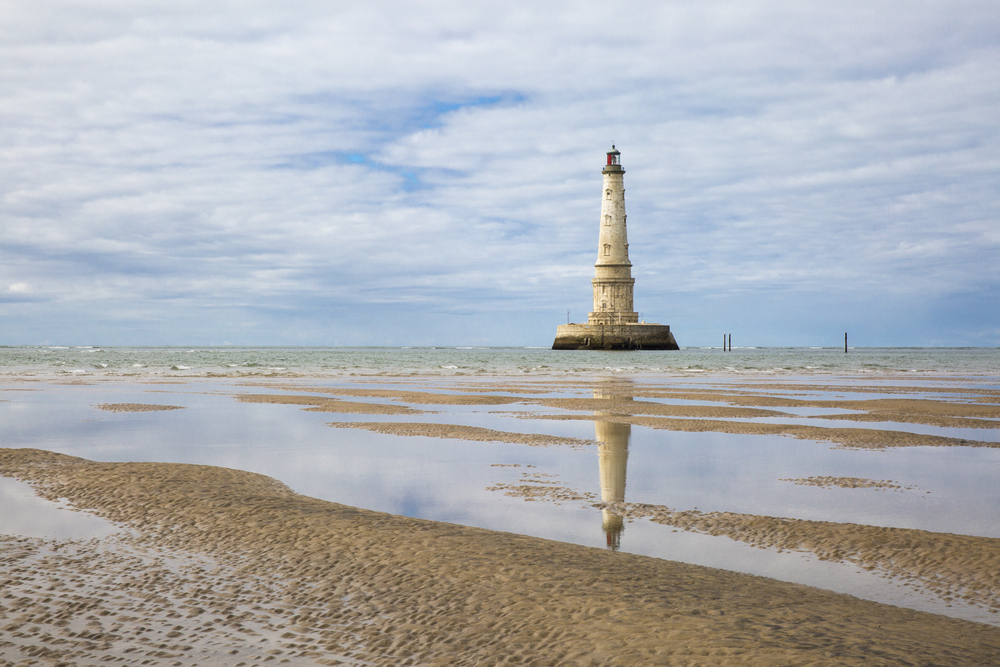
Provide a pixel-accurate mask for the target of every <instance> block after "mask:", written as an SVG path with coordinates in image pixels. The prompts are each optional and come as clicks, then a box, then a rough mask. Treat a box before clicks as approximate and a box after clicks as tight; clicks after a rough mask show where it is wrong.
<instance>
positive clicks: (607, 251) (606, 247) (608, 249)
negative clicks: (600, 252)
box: [604, 243, 611, 257]
mask: <svg viewBox="0 0 1000 667" xmlns="http://www.w3.org/2000/svg"><path fill="white" fill-rule="evenodd" d="M610 254H611V244H610V243H605V244H604V256H605V257H607V256H608V255H610Z"/></svg>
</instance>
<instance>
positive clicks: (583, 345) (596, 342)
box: [552, 146, 679, 350]
mask: <svg viewBox="0 0 1000 667" xmlns="http://www.w3.org/2000/svg"><path fill="white" fill-rule="evenodd" d="M607 156H608V162H607V164H606V165H605V166H604V169H602V170H601V173H602V174H603V175H604V183H603V188H602V190H601V220H600V234H599V235H598V242H597V263H596V264H595V265H594V269H595V271H594V279H593V280H592V281H591V284H592V285H593V288H594V310H593V311H592V312H591V313H590V314H589V316H588V318H587V323H586V324H564V325H562V326H560V327H559V328H558V329H557V330H556V340H555V342H554V343H553V344H552V349H553V350H677V349H679V348H678V346H677V341H675V340H674V336H673V334H671V333H670V326H669V325H666V324H647V323H645V322H639V315H638V313H636V312H635V310H634V309H633V304H632V288H633V286H634V285H635V279H634V278H633V277H632V262H630V261H629V259H628V231H627V229H626V224H625V223H626V216H625V170H624V169H622V165H621V159H620V158H621V153H619V152H618V150H617V149H615V147H614V146H612V147H611V150H610V151H608V154H607Z"/></svg>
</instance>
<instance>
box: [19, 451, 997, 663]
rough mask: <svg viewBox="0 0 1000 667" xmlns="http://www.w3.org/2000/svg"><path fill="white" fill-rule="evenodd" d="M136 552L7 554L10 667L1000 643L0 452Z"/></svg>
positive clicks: (461, 530)
mask: <svg viewBox="0 0 1000 667" xmlns="http://www.w3.org/2000/svg"><path fill="white" fill-rule="evenodd" d="M0 473H2V474H3V475H5V476H11V477H16V478H19V479H23V480H27V481H29V482H31V483H33V484H34V485H35V487H36V488H37V489H38V490H39V493H40V494H42V495H43V496H45V497H48V498H67V499H68V500H69V501H70V502H72V503H73V504H74V505H75V506H77V507H79V508H85V509H87V510H89V511H92V512H94V513H96V514H97V515H99V516H101V517H103V518H105V519H107V520H109V521H113V522H116V523H119V524H121V525H124V526H128V527H129V528H131V529H132V530H134V531H136V532H137V534H138V536H136V537H120V538H118V539H119V547H118V548H110V549H109V548H107V547H105V546H103V545H101V544H100V543H99V542H98V541H87V542H79V541H72V542H58V541H46V540H38V539H28V538H21V539H16V538H6V539H5V540H4V541H3V542H2V543H0V546H2V548H3V552H2V553H3V557H2V568H3V569H2V574H3V576H4V590H5V591H7V592H6V595H5V597H4V599H3V600H2V603H0V604H2V614H3V616H4V618H3V619H2V620H3V622H4V627H3V635H2V644H0V646H2V648H0V655H3V656H4V659H5V660H6V661H7V663H8V664H32V662H31V661H32V660H34V661H37V662H40V663H42V664H46V663H48V664H55V663H62V664H93V663H95V662H97V661H102V662H103V661H108V660H111V661H114V662H120V663H124V664H150V665H152V664H169V665H178V664H179V665H193V664H233V665H238V664H240V663H242V664H244V665H253V664H264V663H265V662H268V661H273V662H275V663H276V664H281V663H282V662H284V661H287V662H289V663H291V664H371V665H454V664H483V665H493V664H496V665H500V664H526V665H553V664H557V665H615V664H621V665H639V664H642V665H656V664H662V665H695V664H719V665H746V664H760V665H803V664H825V665H853V664H858V665H861V664H865V665H870V664H883V665H899V664H940V665H944V664H947V665H984V664H991V663H992V662H993V661H994V660H995V659H996V657H997V656H998V655H1000V629H998V628H996V627H992V626H988V625H984V624H979V623H971V622H967V621H961V620H956V619H951V618H946V617H942V616H938V615H934V614H928V613H923V612H917V611H912V610H907V609H901V608H898V607H890V606H887V605H882V604H878V603H873V602H868V601H864V600H859V599H857V598H854V597H851V596H846V595H840V594H835V593H830V592H826V591H821V590H818V589H815V588H810V587H805V586H800V585H795V584H788V583H784V582H779V581H775V580H772V579H767V578H762V577H755V576H751V575H745V574H738V573H733V572H726V571H722V570H717V569H712V568H705V567H699V566H693V565H687V564H682V563H677V562H671V561H666V560H662V559H657V558H649V557H645V556H638V555H633V554H625V553H614V552H610V551H604V550H599V549H592V548H587V547H580V546H576V545H570V544H564V543H559V542H553V541H549V540H543V539H538V538H530V537H525V536H520V535H513V534H510V533H503V532H497V531H488V530H483V529H477V528H471V527H465V526H456V525H449V524H443V523H440V522H430V521H423V520H419V519H413V518H407V517H400V516H393V515H388V514H382V513H378V512H371V511H366V510H361V509H357V508H353V507H347V506H343V505H339V504H336V503H330V502H326V501H321V500H317V499H313V498H308V497H305V496H302V495H299V494H296V493H294V492H292V491H291V490H290V489H288V488H287V487H285V486H284V485H282V484H280V483H279V482H277V481H275V480H273V479H270V478H268V477H265V476H262V475H256V474H252V473H247V472H243V471H237V470H230V469H224V468H217V467H211V466H196V465H185V464H161V463H99V462H93V461H87V460H85V459H80V458H76V457H70V456H66V455H61V454H55V453H51V452H44V451H39V450H31V449H22V450H10V449H6V450H0Z"/></svg>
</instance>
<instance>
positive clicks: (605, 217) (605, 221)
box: [604, 215, 611, 225]
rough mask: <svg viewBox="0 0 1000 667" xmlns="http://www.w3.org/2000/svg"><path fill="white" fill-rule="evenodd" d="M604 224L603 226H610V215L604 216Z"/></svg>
mask: <svg viewBox="0 0 1000 667" xmlns="http://www.w3.org/2000/svg"><path fill="white" fill-rule="evenodd" d="M604 224H605V225H610V224H611V216H610V215H606V216H604Z"/></svg>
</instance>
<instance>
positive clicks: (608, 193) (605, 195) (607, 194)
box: [604, 190, 611, 201]
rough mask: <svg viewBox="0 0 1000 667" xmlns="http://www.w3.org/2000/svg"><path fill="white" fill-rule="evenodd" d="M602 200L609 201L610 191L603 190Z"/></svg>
mask: <svg viewBox="0 0 1000 667" xmlns="http://www.w3.org/2000/svg"><path fill="white" fill-rule="evenodd" d="M604 198H605V199H607V200H609V201H610V200H611V190H605V191H604Z"/></svg>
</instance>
